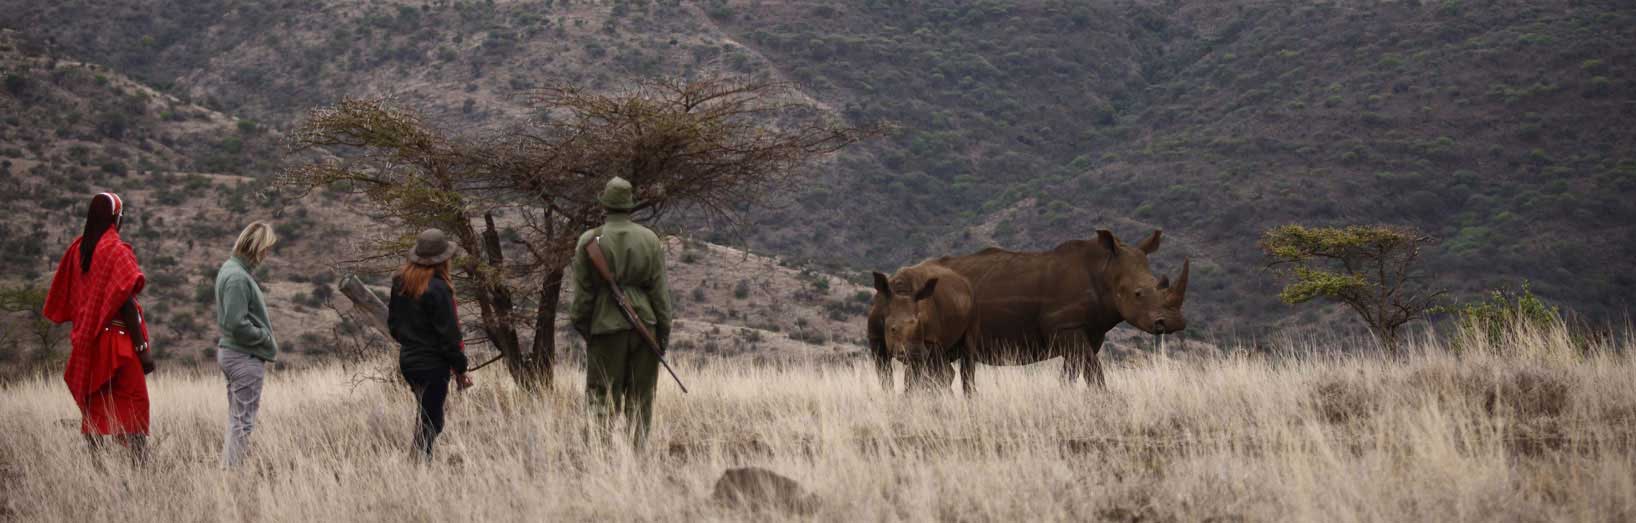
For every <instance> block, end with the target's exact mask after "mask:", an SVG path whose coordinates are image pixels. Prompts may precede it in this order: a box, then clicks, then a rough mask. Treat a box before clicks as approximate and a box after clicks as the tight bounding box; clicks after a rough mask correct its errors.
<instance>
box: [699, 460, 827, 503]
mask: <svg viewBox="0 0 1636 523" xmlns="http://www.w3.org/2000/svg"><path fill="white" fill-rule="evenodd" d="M710 499H713V500H715V501H716V502H717V503H721V504H724V505H728V506H733V507H740V508H748V509H751V510H778V511H784V512H794V513H800V514H808V513H811V512H812V511H814V510H816V509H817V508H818V497H817V496H814V495H812V494H810V493H808V492H807V491H806V489H803V488H801V484H800V483H797V482H796V481H795V480H793V479H790V478H786V477H784V476H780V475H778V474H777V473H774V472H773V471H770V470H767V469H762V468H756V467H745V468H735V469H727V472H724V473H722V475H721V479H718V480H716V490H715V492H714V493H713V494H711V495H710Z"/></svg>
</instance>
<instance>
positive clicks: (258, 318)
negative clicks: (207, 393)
mask: <svg viewBox="0 0 1636 523" xmlns="http://www.w3.org/2000/svg"><path fill="white" fill-rule="evenodd" d="M277 242H278V236H276V235H274V234H273V228H272V226H270V225H267V224H266V223H263V222H255V223H252V224H250V226H248V227H245V228H244V231H243V232H240V233H239V239H238V241H237V242H234V244H233V256H232V257H231V258H228V259H227V261H225V262H222V268H221V270H218V271H216V326H217V327H218V329H219V330H220V331H221V339H220V341H218V342H217V343H216V362H217V363H218V364H220V365H221V368H222V375H223V376H226V377H227V434H226V435H225V436H224V437H223V438H222V464H223V465H224V466H226V467H234V466H237V465H238V464H239V462H241V461H243V460H244V455H245V453H246V452H247V451H248V450H249V445H250V431H252V430H254V429H255V425H256V411H257V410H259V409H260V408H261V384H262V381H263V379H264V378H265V377H266V365H267V363H268V362H270V361H273V360H275V359H277V358H278V340H277V339H275V338H273V329H272V323H270V322H268V321H267V305H266V303H265V302H264V300H263V299H262V295H261V286H260V285H258V284H257V283H256V279H255V276H252V274H251V271H254V270H255V269H256V267H258V266H260V265H261V263H262V262H263V261H266V259H267V252H268V251H269V250H271V249H272V248H273V244H274V243H277Z"/></svg>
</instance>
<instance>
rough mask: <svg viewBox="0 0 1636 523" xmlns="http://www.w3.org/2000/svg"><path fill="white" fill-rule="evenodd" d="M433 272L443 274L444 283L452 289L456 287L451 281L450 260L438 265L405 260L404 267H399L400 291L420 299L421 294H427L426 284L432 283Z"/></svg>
mask: <svg viewBox="0 0 1636 523" xmlns="http://www.w3.org/2000/svg"><path fill="white" fill-rule="evenodd" d="M433 274H436V275H438V276H442V277H443V283H446V284H448V285H449V289H450V290H453V289H454V284H453V283H450V282H449V262H448V260H444V261H443V263H439V264H437V265H420V264H416V263H411V262H404V264H403V268H401V269H398V285H399V287H398V292H401V293H403V295H404V296H408V297H410V298H414V299H417V300H418V299H420V295H422V294H426V286H427V285H431V283H432V275H433Z"/></svg>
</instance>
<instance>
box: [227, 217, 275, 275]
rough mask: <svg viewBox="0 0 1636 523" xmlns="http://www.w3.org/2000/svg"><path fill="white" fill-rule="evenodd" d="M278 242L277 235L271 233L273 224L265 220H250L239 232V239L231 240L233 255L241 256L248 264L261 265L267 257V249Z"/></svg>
mask: <svg viewBox="0 0 1636 523" xmlns="http://www.w3.org/2000/svg"><path fill="white" fill-rule="evenodd" d="M276 243H278V235H277V234H273V226H271V225H267V223H266V222H252V223H251V224H250V225H249V226H247V227H245V228H244V231H243V232H240V233H239V239H238V241H236V242H233V255H234V256H238V257H239V258H243V259H244V261H246V262H248V263H249V264H250V265H261V262H262V260H265V259H267V251H268V250H271V249H272V248H273V244H276Z"/></svg>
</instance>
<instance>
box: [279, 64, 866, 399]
mask: <svg viewBox="0 0 1636 523" xmlns="http://www.w3.org/2000/svg"><path fill="white" fill-rule="evenodd" d="M797 94H798V93H796V92H795V91H794V90H793V89H791V88H790V87H789V86H787V85H784V84H778V83H766V82H741V81H734V80H724V79H706V80H696V81H685V80H660V81H653V82H648V83H644V84H641V85H640V86H638V87H635V88H633V89H630V90H628V91H623V92H617V93H611V94H600V93H588V92H584V91H581V90H578V89H573V88H553V89H547V90H545V91H543V94H542V95H541V96H539V97H538V98H536V99H535V100H534V105H535V106H534V109H535V114H538V115H540V118H539V121H538V122H537V123H535V124H533V125H529V126H525V127H520V128H515V129H510V130H507V131H505V132H501V133H496V134H492V135H489V136H487V137H486V138H481V139H463V138H458V137H451V136H449V135H447V134H445V133H443V132H441V131H439V130H438V129H436V128H435V127H434V126H432V125H430V124H427V123H426V122H424V121H422V120H421V119H420V118H419V117H418V116H416V115H415V114H414V113H413V112H410V111H407V110H404V109H400V108H396V107H392V106H390V105H389V104H386V103H384V102H379V101H358V100H348V101H344V102H342V103H341V104H339V105H337V106H335V107H333V108H326V109H320V110H318V111H315V112H314V113H313V114H312V116H311V117H310V118H308V120H307V121H306V122H305V123H304V124H303V125H302V126H301V127H300V129H298V130H297V132H296V133H295V135H294V140H295V142H296V144H298V146H301V147H308V148H318V149H323V150H325V151H327V152H329V153H331V157H332V158H335V159H330V160H320V161H317V162H314V163H312V164H309V165H304V166H301V167H298V168H295V169H292V170H290V171H289V172H288V173H287V176H286V181H287V182H288V183H289V184H290V185H292V186H294V187H297V188H299V189H302V190H304V191H305V190H311V189H314V188H318V187H326V186H327V187H339V188H345V189H351V190H353V191H355V192H357V193H359V194H361V195H362V196H364V197H365V198H364V200H365V201H366V202H367V203H368V207H369V209H367V210H366V212H368V213H369V214H370V215H371V216H372V217H374V218H376V219H384V221H382V223H386V224H389V225H392V226H394V229H396V230H397V234H395V235H393V236H391V237H388V238H384V239H381V240H383V241H377V242H375V243H373V244H371V246H370V247H371V249H370V250H372V251H373V252H374V253H375V255H377V256H379V257H381V258H387V257H392V256H395V255H396V254H398V253H401V252H402V251H403V249H405V248H406V247H407V244H408V241H407V240H408V238H412V235H413V234H414V232H415V231H417V230H418V229H420V228H424V227H438V228H441V229H444V230H446V231H450V232H451V233H452V234H453V236H455V238H456V239H457V240H458V242H459V244H460V245H461V247H463V248H464V249H465V251H466V253H467V255H466V256H462V257H461V258H460V259H458V260H457V261H456V265H457V268H458V270H459V272H460V275H461V277H462V278H463V279H464V280H465V282H464V283H462V284H461V285H460V291H461V292H462V293H463V294H464V293H469V294H471V295H472V297H473V298H475V300H474V301H475V302H476V303H477V305H478V307H479V310H480V312H481V314H480V320H481V322H482V326H483V334H484V337H485V338H486V339H487V341H488V342H489V343H490V344H492V345H494V346H495V348H497V349H498V350H499V351H500V353H501V354H502V355H504V356H505V357H506V360H507V361H506V363H507V367H508V368H509V369H510V371H511V374H512V377H513V378H514V379H516V380H517V381H518V382H519V383H520V384H522V385H524V386H530V387H531V386H536V385H540V386H545V387H549V386H550V384H551V382H552V380H553V377H552V375H551V371H552V364H553V363H554V362H555V359H556V342H555V340H556V337H555V332H556V316H557V311H558V309H559V305H560V300H561V293H562V283H563V279H564V271H565V269H566V268H567V266H568V264H569V262H570V261H571V260H572V259H573V249H574V246H575V243H576V240H577V239H578V236H579V234H580V232H582V231H584V230H585V229H588V228H590V227H592V226H595V225H597V224H598V223H599V222H600V220H601V214H602V212H601V206H600V204H598V203H597V196H598V194H599V193H600V192H601V190H602V187H603V184H604V183H605V182H606V181H607V180H608V179H609V178H610V177H612V176H622V177H624V178H625V179H627V180H630V181H631V183H632V184H634V185H635V186H636V188H637V203H638V206H637V209H636V212H637V213H638V217H639V218H641V219H654V218H657V217H658V216H660V215H662V214H664V213H665V212H666V211H668V210H672V209H691V210H694V211H696V212H697V213H698V214H700V215H704V216H714V217H729V218H730V217H733V216H734V215H735V214H737V213H742V212H744V211H745V210H746V209H748V205H749V204H750V203H753V202H755V201H757V200H758V199H760V198H761V197H762V196H763V195H764V194H766V192H767V191H769V190H773V189H778V188H784V187H788V186H791V185H793V184H795V183H798V182H799V180H798V179H797V178H796V177H795V175H797V174H799V173H800V172H802V171H800V170H799V168H800V167H801V166H803V165H806V164H807V163H808V162H810V161H812V160H814V159H816V158H818V157H821V156H823V155H826V154H828V153H831V152H834V151H836V150H839V149H840V148H842V147H845V146H846V145H849V144H852V143H855V142H857V141H858V140H860V139H862V138H864V137H866V136H870V135H872V134H873V130H870V129H858V128H854V127H850V126H847V125H844V124H843V123H841V122H838V121H836V120H835V119H834V118H832V117H831V116H829V115H828V114H827V113H825V112H824V111H821V110H820V109H819V108H818V107H816V106H814V105H812V104H811V103H809V102H805V101H802V100H801V99H800V98H798V96H796V95H797ZM502 214H503V217H504V218H505V219H509V220H511V223H508V225H515V226H516V227H517V228H518V230H519V233H518V234H517V235H516V236H515V237H511V238H508V241H507V242H505V243H502V242H501V236H500V234H499V232H498V229H497V227H496V225H495V220H496V216H498V215H502ZM479 219H481V222H479V223H474V222H476V221H477V220H479ZM479 224H480V225H479ZM530 294H532V295H533V296H534V299H528V298H526V297H527V296H529V295H530ZM517 296H523V297H525V298H523V300H520V301H521V302H522V303H519V300H517V299H516V298H515V297H517ZM530 324H531V325H530ZM519 326H524V327H532V328H533V335H534V336H533V340H532V342H531V343H527V344H525V343H524V342H523V339H522V337H521V336H520V335H519ZM525 346H526V347H528V348H527V349H526V350H525V349H524V347H525Z"/></svg>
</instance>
